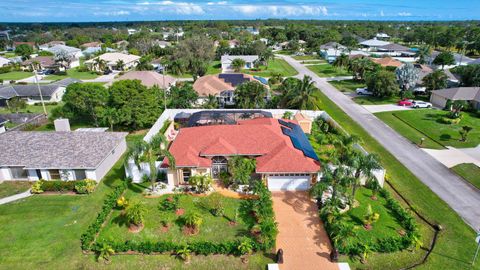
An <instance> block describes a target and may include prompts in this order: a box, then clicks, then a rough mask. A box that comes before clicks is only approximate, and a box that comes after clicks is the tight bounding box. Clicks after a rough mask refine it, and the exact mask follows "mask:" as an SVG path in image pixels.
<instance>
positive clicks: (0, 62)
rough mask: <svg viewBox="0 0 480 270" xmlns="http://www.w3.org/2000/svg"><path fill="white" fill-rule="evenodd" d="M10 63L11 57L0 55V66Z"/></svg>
mask: <svg viewBox="0 0 480 270" xmlns="http://www.w3.org/2000/svg"><path fill="white" fill-rule="evenodd" d="M8 65H10V59H8V58H5V57H1V56H0V67H4V66H8Z"/></svg>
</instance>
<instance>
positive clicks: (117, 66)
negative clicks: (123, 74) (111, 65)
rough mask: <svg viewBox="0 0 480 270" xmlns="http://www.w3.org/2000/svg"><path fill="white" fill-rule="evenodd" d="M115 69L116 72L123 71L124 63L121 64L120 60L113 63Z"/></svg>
mask: <svg viewBox="0 0 480 270" xmlns="http://www.w3.org/2000/svg"><path fill="white" fill-rule="evenodd" d="M115 67H116V68H117V70H123V69H124V68H125V62H123V60H122V59H118V60H117V62H116V63H115Z"/></svg>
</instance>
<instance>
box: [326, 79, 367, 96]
mask: <svg viewBox="0 0 480 270" xmlns="http://www.w3.org/2000/svg"><path fill="white" fill-rule="evenodd" d="M330 84H331V85H333V86H335V87H336V88H337V89H338V90H340V91H341V92H352V93H355V90H356V89H357V88H362V87H365V83H364V82H362V81H356V80H342V81H330Z"/></svg>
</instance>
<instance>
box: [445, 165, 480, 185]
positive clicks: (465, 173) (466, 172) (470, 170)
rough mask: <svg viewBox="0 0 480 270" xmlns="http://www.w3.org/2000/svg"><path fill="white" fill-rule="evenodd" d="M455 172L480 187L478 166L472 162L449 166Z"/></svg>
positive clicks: (479, 169)
mask: <svg viewBox="0 0 480 270" xmlns="http://www.w3.org/2000/svg"><path fill="white" fill-rule="evenodd" d="M451 170H453V171H454V172H455V173H457V174H458V175H460V176H461V177H462V178H463V179H465V180H466V181H468V182H469V183H470V184H472V185H474V186H475V187H476V188H478V189H480V168H479V167H478V166H477V165H475V164H472V163H463V164H458V165H457V166H455V167H453V168H451Z"/></svg>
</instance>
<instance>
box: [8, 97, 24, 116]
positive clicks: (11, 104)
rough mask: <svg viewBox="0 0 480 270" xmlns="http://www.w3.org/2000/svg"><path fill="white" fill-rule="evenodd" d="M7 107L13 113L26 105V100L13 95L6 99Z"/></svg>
mask: <svg viewBox="0 0 480 270" xmlns="http://www.w3.org/2000/svg"><path fill="white" fill-rule="evenodd" d="M7 106H8V109H9V110H10V111H11V112H13V113H18V112H19V111H20V110H23V109H25V108H26V107H27V102H25V100H23V99H22V98H20V97H13V98H11V99H9V100H8V101H7Z"/></svg>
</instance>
